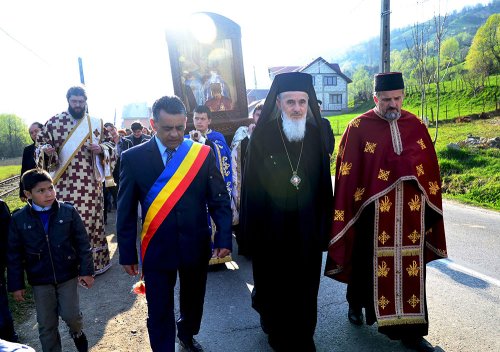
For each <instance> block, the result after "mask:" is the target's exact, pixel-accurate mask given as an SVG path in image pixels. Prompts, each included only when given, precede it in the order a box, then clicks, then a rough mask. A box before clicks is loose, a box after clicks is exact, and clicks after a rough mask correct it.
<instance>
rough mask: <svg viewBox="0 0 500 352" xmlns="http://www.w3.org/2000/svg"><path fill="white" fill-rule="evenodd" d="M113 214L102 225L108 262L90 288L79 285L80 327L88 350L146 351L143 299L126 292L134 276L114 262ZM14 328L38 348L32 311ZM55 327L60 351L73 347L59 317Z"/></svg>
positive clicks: (35, 324)
mask: <svg viewBox="0 0 500 352" xmlns="http://www.w3.org/2000/svg"><path fill="white" fill-rule="evenodd" d="M115 214H116V212H115V211H113V212H112V213H109V214H108V225H107V227H106V233H107V234H108V236H107V238H108V244H109V249H110V252H111V257H112V259H111V262H112V266H111V268H110V269H109V270H108V271H107V272H106V273H104V274H102V275H99V276H98V277H96V280H95V284H94V287H92V288H91V289H89V290H87V289H84V288H81V287H79V294H80V308H81V310H82V313H83V320H84V331H85V333H86V335H87V337H88V339H89V345H90V346H91V347H90V351H95V352H97V351H99V352H108V351H109V352H111V351H113V352H117V351H119V352H122V351H134V352H135V351H137V352H150V351H151V349H150V347H149V338H148V333H147V328H146V321H145V320H146V317H147V307H146V299H145V298H144V297H142V296H137V295H135V294H132V293H130V289H131V287H132V285H133V284H134V283H135V281H136V278H132V277H129V276H128V275H127V274H126V273H125V272H124V271H123V269H122V267H121V266H120V265H119V264H118V252H117V243H116V235H115ZM17 331H18V333H19V335H20V338H21V341H22V342H23V343H26V344H28V345H30V346H32V347H33V348H34V349H35V350H36V351H41V347H40V342H39V339H38V327H37V323H36V317H35V311H33V312H32V314H30V315H28V316H27V318H26V321H24V322H22V323H20V324H19V325H18V326H17ZM59 331H60V333H61V339H62V345H63V351H76V349H75V347H74V345H73V341H72V340H71V338H70V337H69V334H68V332H67V328H66V324H65V323H64V322H63V321H62V320H61V321H60V325H59Z"/></svg>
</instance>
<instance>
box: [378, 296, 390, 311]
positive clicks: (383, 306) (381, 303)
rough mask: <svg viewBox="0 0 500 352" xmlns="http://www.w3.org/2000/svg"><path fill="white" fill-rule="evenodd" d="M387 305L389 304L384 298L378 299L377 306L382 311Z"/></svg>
mask: <svg viewBox="0 0 500 352" xmlns="http://www.w3.org/2000/svg"><path fill="white" fill-rule="evenodd" d="M389 303H390V301H389V300H388V299H387V298H385V297H384V296H382V297H380V298H379V299H378V305H379V306H380V308H382V309H385V307H387V306H388V305H389Z"/></svg>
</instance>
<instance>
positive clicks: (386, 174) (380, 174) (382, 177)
mask: <svg viewBox="0 0 500 352" xmlns="http://www.w3.org/2000/svg"><path fill="white" fill-rule="evenodd" d="M390 173H391V172H390V171H389V170H387V171H386V170H382V169H380V171H379V172H378V179H379V180H383V181H387V180H389V174H390Z"/></svg>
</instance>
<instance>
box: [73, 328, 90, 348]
mask: <svg viewBox="0 0 500 352" xmlns="http://www.w3.org/2000/svg"><path fill="white" fill-rule="evenodd" d="M73 341H74V342H75V346H76V350H77V351H78V352H88V351H89V342H88V340H87V336H85V334H84V333H83V331H82V333H81V334H80V336H78V337H77V336H74V337H73Z"/></svg>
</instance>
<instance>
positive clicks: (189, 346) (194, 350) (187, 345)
mask: <svg viewBox="0 0 500 352" xmlns="http://www.w3.org/2000/svg"><path fill="white" fill-rule="evenodd" d="M179 345H181V347H182V348H183V349H184V351H186V352H203V347H201V345H200V344H199V343H198V341H196V340H195V339H194V337H192V338H191V340H188V341H183V340H181V339H179Z"/></svg>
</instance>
